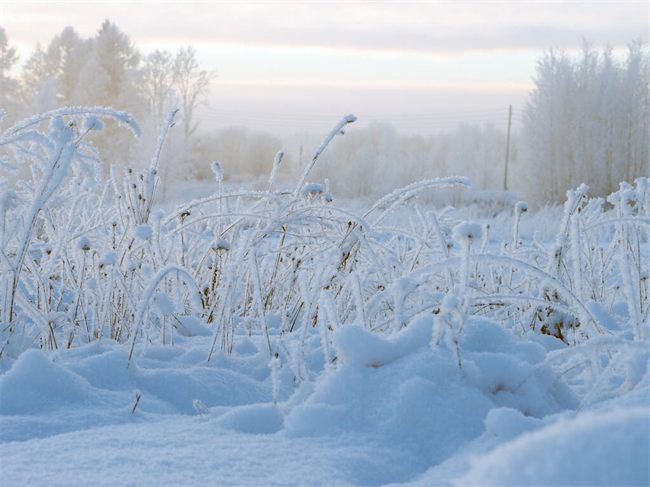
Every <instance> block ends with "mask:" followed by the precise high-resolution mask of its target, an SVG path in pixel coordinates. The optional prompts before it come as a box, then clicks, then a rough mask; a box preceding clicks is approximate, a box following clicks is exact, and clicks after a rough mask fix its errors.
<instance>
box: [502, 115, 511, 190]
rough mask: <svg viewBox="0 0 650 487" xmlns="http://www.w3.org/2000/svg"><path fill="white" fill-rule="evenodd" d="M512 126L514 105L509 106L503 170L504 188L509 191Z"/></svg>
mask: <svg viewBox="0 0 650 487" xmlns="http://www.w3.org/2000/svg"><path fill="white" fill-rule="evenodd" d="M511 126H512V105H510V107H509V108H508V138H507V139H506V167H505V169H504V171H503V190H504V191H508V159H509V157H510V127H511Z"/></svg>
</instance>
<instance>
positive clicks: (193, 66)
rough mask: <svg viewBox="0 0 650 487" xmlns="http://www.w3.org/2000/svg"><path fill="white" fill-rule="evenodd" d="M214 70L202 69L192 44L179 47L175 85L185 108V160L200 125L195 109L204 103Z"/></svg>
mask: <svg viewBox="0 0 650 487" xmlns="http://www.w3.org/2000/svg"><path fill="white" fill-rule="evenodd" d="M215 76H216V73H215V72H214V71H206V70H205V69H201V66H200V65H199V62H198V61H197V59H196V51H195V50H194V48H193V47H192V46H188V47H184V48H181V49H179V51H178V53H177V54H176V60H175V83H174V84H175V85H176V88H177V90H178V94H179V96H180V98H181V104H182V109H183V120H182V124H183V135H184V138H185V146H184V151H183V153H184V154H183V158H184V162H187V159H188V154H189V140H190V137H191V136H192V135H193V134H194V132H195V131H196V129H197V127H198V122H195V121H194V111H195V110H196V108H197V107H198V106H199V105H200V104H201V103H204V96H205V95H206V94H207V93H208V90H209V88H210V81H211V80H212V79H214V78H215Z"/></svg>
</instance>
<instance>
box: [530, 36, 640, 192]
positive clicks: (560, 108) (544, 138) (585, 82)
mask: <svg viewBox="0 0 650 487" xmlns="http://www.w3.org/2000/svg"><path fill="white" fill-rule="evenodd" d="M534 82H535V89H534V90H533V92H532V93H531V95H530V97H529V100H528V102H527V105H526V108H525V110H524V120H523V121H524V125H523V132H522V144H523V146H522V149H523V154H522V166H521V167H520V168H519V175H520V177H521V178H522V179H523V187H524V190H525V192H526V193H527V194H528V195H530V196H531V197H532V198H534V199H537V200H538V201H545V200H546V201H557V200H561V199H562V198H563V197H564V194H565V193H566V191H567V189H569V188H571V187H575V186H577V185H578V184H580V183H582V182H585V183H587V184H588V185H589V186H590V188H591V191H592V192H593V193H594V194H606V193H608V192H611V191H614V190H615V189H616V188H617V185H618V182H619V181H623V180H629V181H631V180H634V179H635V178H637V177H639V176H643V175H646V174H648V173H650V161H649V154H650V152H649V149H648V143H649V133H650V123H649V114H650V99H649V86H650V59H649V52H648V49H647V48H644V47H643V45H642V44H641V42H638V41H637V42H632V43H630V45H629V50H628V53H627V56H626V58H625V60H619V59H617V58H616V57H615V56H614V55H613V53H612V50H611V49H605V50H604V51H603V52H602V53H598V52H597V51H595V50H594V49H593V48H592V46H591V45H590V44H588V43H585V45H584V47H583V50H582V53H581V54H580V55H579V56H577V57H572V56H570V55H568V54H566V53H563V52H557V51H553V50H551V51H549V52H548V53H546V54H545V55H544V56H543V57H542V58H541V59H540V60H539V62H538V65H537V71H536V75H535V77H534Z"/></svg>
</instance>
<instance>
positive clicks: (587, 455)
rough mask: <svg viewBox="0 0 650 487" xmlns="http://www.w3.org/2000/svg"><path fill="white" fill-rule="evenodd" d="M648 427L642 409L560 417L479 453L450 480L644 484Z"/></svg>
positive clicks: (649, 475)
mask: <svg viewBox="0 0 650 487" xmlns="http://www.w3.org/2000/svg"><path fill="white" fill-rule="evenodd" d="M648 431H650V412H648V411H647V409H637V408H633V409H628V408H620V409H618V410H614V411H611V412H607V413H592V412H589V413H583V414H580V415H578V416H577V417H576V418H575V419H566V418H563V419H560V420H558V421H557V422H555V423H553V424H551V425H549V426H546V427H545V428H542V429H540V430H538V431H535V432H532V433H527V434H524V435H522V436H520V437H519V438H517V439H515V440H514V441H511V442H510V443H506V444H505V445H503V446H501V447H498V448H496V449H495V450H494V451H492V452H490V453H489V454H487V455H484V456H482V457H479V458H478V459H476V460H475V461H474V462H473V466H472V468H471V470H470V471H469V472H468V473H467V474H466V475H465V476H463V477H462V478H460V479H459V480H457V481H456V482H455V485H457V486H476V485H499V486H524V485H535V486H541V485H648V484H650V467H649V459H650V435H648Z"/></svg>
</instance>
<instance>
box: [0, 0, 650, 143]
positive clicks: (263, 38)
mask: <svg viewBox="0 0 650 487" xmlns="http://www.w3.org/2000/svg"><path fill="white" fill-rule="evenodd" d="M0 10H1V11H0V25H2V26H3V27H4V28H5V30H6V31H7V35H8V36H9V40H10V43H11V44H13V45H15V46H16V47H17V48H18V49H19V52H20V54H21V58H22V59H25V58H26V57H28V55H29V52H30V51H31V50H33V48H34V46H35V44H36V43H38V42H40V43H41V44H44V45H47V43H48V42H49V41H50V40H51V39H52V37H54V36H55V35H57V34H58V33H60V32H61V31H62V30H63V28H64V27H66V26H72V27H74V28H75V30H76V31H77V32H78V33H79V34H80V35H82V36H84V37H90V36H92V35H94V33H95V32H96V31H97V30H98V29H99V27H100V25H101V23H102V21H103V20H104V19H106V18H108V19H110V20H111V21H113V22H115V23H116V24H117V26H118V27H119V28H120V29H122V30H123V31H124V32H126V33H127V34H128V35H129V36H130V38H131V40H132V41H133V42H134V43H135V44H136V45H137V47H138V48H139V49H140V50H141V51H142V52H145V53H147V52H151V51H152V50H154V49H161V48H162V49H172V50H175V49H176V48H178V47H179V46H181V45H187V44H192V45H194V46H195V47H196V50H197V53H198V56H199V59H200V61H201V62H202V64H203V66H204V67H205V68H207V69H210V70H217V71H218V73H219V76H218V77H217V78H216V80H215V81H214V83H213V84H212V86H211V92H210V96H209V100H210V104H209V107H207V108H204V109H201V111H200V116H201V118H202V122H203V125H204V127H206V128H211V127H219V126H223V125H231V124H240V125H247V126H250V127H253V128H263V129H267V130H272V131H275V132H278V133H289V132H296V131H300V130H309V131H322V130H326V129H327V127H329V126H330V125H332V124H333V123H335V122H336V121H337V120H338V119H340V117H341V116H342V115H343V114H346V113H350V112H351V113H354V114H355V115H357V116H358V117H359V119H360V122H359V123H360V124H361V123H367V122H369V121H371V120H374V119H378V120H391V121H393V122H394V124H395V125H396V126H397V127H398V128H400V129H402V130H404V131H408V132H420V133H423V134H427V133H431V132H433V131H436V130H439V129H444V128H448V127H450V126H452V127H453V125H455V123H456V122H457V121H459V120H468V121H482V120H493V121H494V122H495V123H496V124H497V125H499V126H505V124H506V120H507V109H508V105H510V104H512V105H514V121H515V123H517V122H518V120H519V116H520V115H519V114H520V109H521V107H522V105H523V103H524V101H525V98H526V94H527V92H528V91H529V90H530V89H531V87H532V81H531V77H532V75H533V74H534V69H535V62H536V59H537V58H538V57H539V56H540V55H541V54H542V53H543V51H544V50H546V49H548V48H549V47H554V48H560V49H564V50H568V51H573V50H577V49H579V48H580V45H581V43H582V39H583V37H584V38H587V39H588V40H590V41H592V42H593V43H594V45H595V46H597V47H602V46H604V45H605V44H609V45H611V46H613V47H614V49H615V52H624V50H625V46H626V44H627V43H628V42H629V41H630V40H632V39H637V38H641V39H642V40H643V41H644V42H645V43H647V42H648V39H649V38H650V1H648V0H641V1H598V0H592V1H552V2H548V1H538V2H526V1H462V0H460V1H453V2H451V1H440V2H361V1H357V2H353V1H349V2H331V1H321V2H315V1H282V2H280V1H266V2H259V1H258V2H214V1H212V2H179V1H175V2H158V1H151V2H145V1H128V2H108V1H104V2H95V1H84V2H54V1H41V2H29V1H20V2H12V1H4V0H3V1H0Z"/></svg>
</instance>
